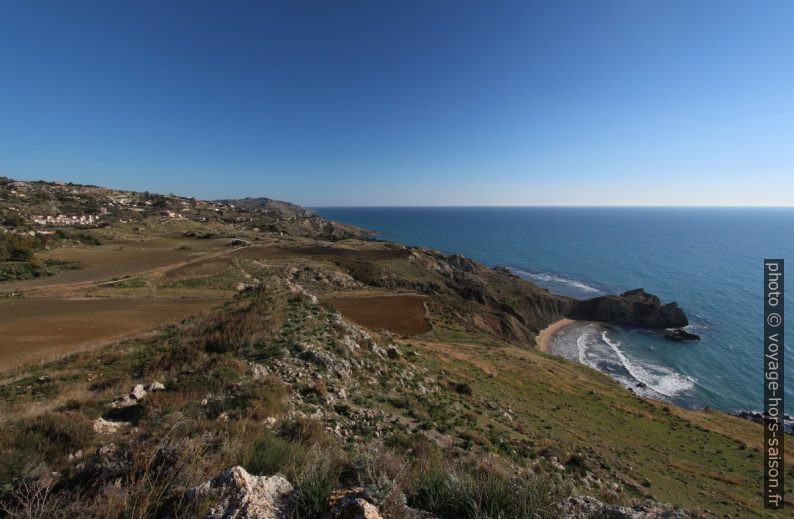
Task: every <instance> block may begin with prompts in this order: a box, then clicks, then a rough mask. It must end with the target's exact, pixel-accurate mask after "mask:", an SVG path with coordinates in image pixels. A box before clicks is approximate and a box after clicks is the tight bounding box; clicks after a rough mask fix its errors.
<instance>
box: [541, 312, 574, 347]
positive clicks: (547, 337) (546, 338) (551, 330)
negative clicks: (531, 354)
mask: <svg viewBox="0 0 794 519" xmlns="http://www.w3.org/2000/svg"><path fill="white" fill-rule="evenodd" d="M575 322H576V321H574V320H573V319H568V318H563V319H560V320H559V321H554V322H553V323H551V324H550V325H548V326H547V327H545V328H543V329H542V330H541V331H540V332H539V333H538V334H537V335H536V336H535V347H536V348H537V349H539V350H540V351H543V352H546V353H549V342H550V341H551V337H552V336H553V335H554V334H555V333H557V332H558V331H559V330H561V329H563V328H565V327H566V326H569V325H571V324H573V323H575Z"/></svg>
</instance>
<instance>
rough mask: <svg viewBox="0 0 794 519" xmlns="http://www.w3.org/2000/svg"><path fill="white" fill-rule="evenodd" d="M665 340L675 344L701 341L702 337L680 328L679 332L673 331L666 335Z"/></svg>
mask: <svg viewBox="0 0 794 519" xmlns="http://www.w3.org/2000/svg"><path fill="white" fill-rule="evenodd" d="M664 338H665V339H667V340H669V341H674V342H683V341H699V340H700V335H698V334H696V333H691V332H688V331H686V330H683V329H681V328H679V329H677V330H673V331H672V332H670V333H668V334H666V335H665V336H664Z"/></svg>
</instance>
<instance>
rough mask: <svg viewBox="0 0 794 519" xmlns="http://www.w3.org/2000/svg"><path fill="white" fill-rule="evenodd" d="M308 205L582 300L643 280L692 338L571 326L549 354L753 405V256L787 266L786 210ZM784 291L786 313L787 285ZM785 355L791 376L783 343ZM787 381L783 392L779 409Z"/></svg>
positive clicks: (657, 388) (635, 381)
mask: <svg viewBox="0 0 794 519" xmlns="http://www.w3.org/2000/svg"><path fill="white" fill-rule="evenodd" d="M315 210H316V211H317V212H318V213H319V214H320V215H322V216H324V217H326V218H329V219H333V220H336V221H340V222H344V223H348V224H353V225H357V226H360V227H363V228H367V229H371V230H374V231H378V232H379V233H380V234H379V236H378V238H381V239H385V240H391V241H396V242H400V243H404V244H407V245H418V246H424V247H430V248H433V249H437V250H440V251H442V252H444V253H447V254H453V253H460V254H463V255H465V256H468V257H470V258H473V259H475V260H478V261H480V262H482V263H484V264H486V265H489V266H495V265H502V266H505V267H507V268H509V269H511V270H512V271H513V272H514V273H516V274H517V275H519V276H521V277H524V278H526V279H527V280H529V281H531V282H533V283H535V284H537V285H540V286H542V287H545V288H547V289H549V290H550V291H552V292H555V293H558V294H563V295H567V296H572V297H576V298H583V299H584V298H590V297H594V296H598V295H602V294H611V293H618V292H624V291H626V290H630V289H634V288H644V289H645V290H646V291H648V292H651V293H653V294H656V295H658V296H659V297H660V298H661V299H662V301H664V302H669V301H676V302H678V304H679V305H680V306H681V307H682V308H683V310H684V311H685V312H686V314H687V316H688V317H689V320H690V325H689V327H688V329H689V330H690V331H691V332H693V333H697V334H698V335H700V336H701V340H700V341H698V342H681V343H678V342H672V341H669V340H667V339H665V338H664V336H663V335H664V332H658V331H648V330H640V329H636V328H623V327H616V326H604V325H600V324H592V323H577V324H575V325H572V326H570V327H567V328H563V330H562V331H561V332H559V333H557V334H556V335H555V336H554V337H553V339H552V341H551V351H552V352H553V353H555V354H557V355H560V356H563V357H567V358H569V359H571V360H574V361H576V362H581V363H582V364H586V365H588V366H590V367H592V368H595V369H597V370H600V371H602V372H604V373H607V374H609V375H610V376H612V377H613V378H615V379H616V380H618V381H619V382H621V383H622V384H624V385H625V386H627V387H630V388H632V390H634V391H635V392H637V393H639V394H642V395H645V396H649V397H652V398H657V399H661V400H667V401H670V402H673V403H676V404H679V405H682V406H685V407H690V408H704V407H709V408H715V409H720V410H724V411H728V412H738V411H742V410H745V411H757V410H761V409H763V373H762V369H763V361H764V359H763V321H762V320H763V282H764V281H763V260H764V259H765V258H784V259H788V260H789V261H790V262H791V263H790V266H789V270H791V271H792V272H794V208H635V207H619V208H618V207H609V208H607V207H377V208H372V207H355V208H341V207H333V208H332V207H323V208H315ZM787 292H788V293H787V294H786V296H785V301H786V303H787V304H786V306H788V308H791V309H792V310H791V312H792V313H793V314H794V306H791V294H794V282H793V283H792V284H791V287H790V288H789V290H788V291H787ZM792 322H794V321H792ZM791 333H794V330H793V331H792V332H791ZM785 360H786V363H785V364H786V367H787V369H786V376H787V378H788V379H789V380H792V381H794V379H792V378H791V374H790V371H791V369H794V363H792V359H791V348H790V347H789V346H786V347H785ZM792 384H794V382H792ZM792 384H788V386H787V388H786V391H785V400H786V402H785V408H784V410H785V412H786V413H787V414H789V415H792V414H794V393H793V392H792Z"/></svg>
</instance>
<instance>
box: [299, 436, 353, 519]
mask: <svg viewBox="0 0 794 519" xmlns="http://www.w3.org/2000/svg"><path fill="white" fill-rule="evenodd" d="M344 464H345V460H344V459H343V458H342V457H341V455H340V452H339V451H336V450H326V449H319V448H314V449H312V450H310V451H309V452H308V453H307V454H306V456H304V458H303V459H302V460H301V468H300V470H299V471H298V473H297V475H296V478H295V480H296V481H297V488H296V490H295V494H294V498H295V503H296V505H297V512H298V516H299V517H321V516H322V514H323V513H324V512H326V509H327V503H328V496H329V495H330V494H331V492H333V491H334V490H336V489H338V488H340V486H341V482H340V481H339V479H340V476H341V475H342V469H343V467H344Z"/></svg>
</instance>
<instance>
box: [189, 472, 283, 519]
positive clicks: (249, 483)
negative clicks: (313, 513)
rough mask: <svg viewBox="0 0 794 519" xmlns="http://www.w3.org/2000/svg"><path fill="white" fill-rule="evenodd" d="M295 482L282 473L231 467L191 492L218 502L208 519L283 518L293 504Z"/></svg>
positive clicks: (208, 514) (206, 517)
mask: <svg viewBox="0 0 794 519" xmlns="http://www.w3.org/2000/svg"><path fill="white" fill-rule="evenodd" d="M292 490H293V489H292V485H291V484H290V482H289V481H287V480H286V479H284V478H283V477H282V476H279V475H275V476H252V475H251V474H249V473H248V472H247V471H246V470H245V469H244V468H242V467H240V466H236V467H232V468H230V469H228V470H226V471H225V472H224V473H222V474H220V475H218V476H216V477H214V478H212V479H211V480H209V481H207V482H205V483H203V484H202V485H200V486H198V487H196V488H194V489H192V490H191V491H189V492H188V497H190V498H195V497H200V498H208V499H210V500H211V502H216V503H217V504H215V505H213V506H212V508H210V510H209V511H208V512H207V513H206V515H205V516H204V517H205V519H281V518H286V517H287V516H288V513H289V509H290V507H291V499H290V495H291V494H292Z"/></svg>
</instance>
